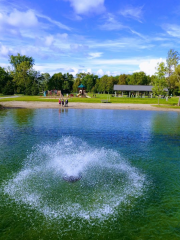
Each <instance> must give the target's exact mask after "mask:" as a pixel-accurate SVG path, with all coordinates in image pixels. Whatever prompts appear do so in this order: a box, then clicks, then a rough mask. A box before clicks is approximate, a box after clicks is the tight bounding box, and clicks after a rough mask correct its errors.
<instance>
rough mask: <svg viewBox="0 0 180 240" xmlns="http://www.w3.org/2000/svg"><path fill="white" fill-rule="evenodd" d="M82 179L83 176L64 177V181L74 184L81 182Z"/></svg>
mask: <svg viewBox="0 0 180 240" xmlns="http://www.w3.org/2000/svg"><path fill="white" fill-rule="evenodd" d="M81 178H82V175H78V176H64V177H63V180H64V181H66V182H71V183H74V182H77V181H79V180H80V179H81Z"/></svg>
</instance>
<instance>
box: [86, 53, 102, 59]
mask: <svg viewBox="0 0 180 240" xmlns="http://www.w3.org/2000/svg"><path fill="white" fill-rule="evenodd" d="M102 54H103V53H102V52H92V53H88V55H89V58H90V59H92V58H98V57H101V55H102Z"/></svg>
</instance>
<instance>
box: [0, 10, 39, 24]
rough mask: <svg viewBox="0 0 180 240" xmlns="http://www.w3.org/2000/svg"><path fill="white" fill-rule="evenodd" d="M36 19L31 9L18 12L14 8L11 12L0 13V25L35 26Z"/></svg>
mask: <svg viewBox="0 0 180 240" xmlns="http://www.w3.org/2000/svg"><path fill="white" fill-rule="evenodd" d="M37 24H38V19H37V17H36V15H35V13H34V12H33V11H32V10H28V11H26V12H20V11H18V10H17V9H14V10H13V11H12V12H11V13H9V14H7V13H0V25H1V26H2V25H7V26H8V25H9V26H13V27H18V28H19V27H21V28H22V27H34V26H37Z"/></svg>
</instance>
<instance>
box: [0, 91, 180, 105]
mask: <svg viewBox="0 0 180 240" xmlns="http://www.w3.org/2000/svg"><path fill="white" fill-rule="evenodd" d="M88 96H91V98H78V97H72V98H69V102H83V103H101V100H107V99H109V96H110V103H134V104H152V105H154V104H158V99H157V98H129V97H126V96H124V97H112V96H111V95H108V94H96V97H93V94H91V93H90V94H88ZM65 98H66V97H65ZM58 99H59V98H58V97H56V98H51V97H42V96H24V95H19V97H17V98H1V99H0V102H5V101H40V102H57V101H58ZM159 103H160V105H158V106H156V107H163V108H177V109H180V107H177V103H178V97H172V98H170V99H169V100H168V102H167V101H166V100H165V99H159ZM104 104H109V103H104Z"/></svg>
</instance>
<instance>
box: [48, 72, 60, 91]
mask: <svg viewBox="0 0 180 240" xmlns="http://www.w3.org/2000/svg"><path fill="white" fill-rule="evenodd" d="M63 83H64V76H63V74H62V73H61V72H60V73H55V74H54V75H53V76H52V77H51V78H50V79H49V81H48V89H49V90H55V89H56V90H62V89H63Z"/></svg>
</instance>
